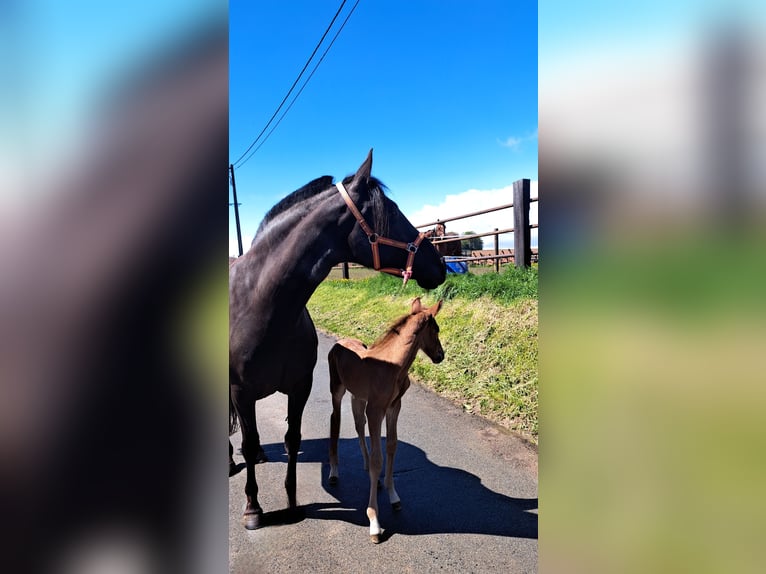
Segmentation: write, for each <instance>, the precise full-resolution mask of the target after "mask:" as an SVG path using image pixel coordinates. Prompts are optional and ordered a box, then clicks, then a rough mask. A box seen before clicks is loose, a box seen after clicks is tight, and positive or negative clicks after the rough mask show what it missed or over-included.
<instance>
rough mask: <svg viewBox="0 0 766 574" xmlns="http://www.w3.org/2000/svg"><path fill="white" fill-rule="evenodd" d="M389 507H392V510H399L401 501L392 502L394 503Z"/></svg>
mask: <svg viewBox="0 0 766 574" xmlns="http://www.w3.org/2000/svg"><path fill="white" fill-rule="evenodd" d="M391 508H393V509H394V510H397V511H399V510H401V509H402V503H401V502H394V503H393V504H392V505H391Z"/></svg>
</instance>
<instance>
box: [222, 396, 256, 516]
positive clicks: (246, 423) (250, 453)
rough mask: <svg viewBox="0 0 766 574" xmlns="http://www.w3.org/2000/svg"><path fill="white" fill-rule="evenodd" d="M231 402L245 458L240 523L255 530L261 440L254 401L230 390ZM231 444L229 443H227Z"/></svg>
mask: <svg viewBox="0 0 766 574" xmlns="http://www.w3.org/2000/svg"><path fill="white" fill-rule="evenodd" d="M232 400H233V402H234V406H235V408H236V410H237V415H238V416H239V425H240V431H241V433H242V454H243V456H244V457H245V468H246V472H247V480H246V482H245V495H246V497H247V502H246V503H245V510H244V512H243V516H242V522H243V523H244V525H245V528H247V529H248V530H255V529H256V528H260V526H261V515H262V514H263V509H262V508H261V505H260V504H258V483H257V482H256V480H255V463H256V459H257V458H258V451H259V450H261V439H260V437H259V436H258V427H257V426H256V419H255V400H253V399H252V398H251V397H249V396H248V393H245V392H241V391H235V390H234V389H232ZM229 444H231V443H229Z"/></svg>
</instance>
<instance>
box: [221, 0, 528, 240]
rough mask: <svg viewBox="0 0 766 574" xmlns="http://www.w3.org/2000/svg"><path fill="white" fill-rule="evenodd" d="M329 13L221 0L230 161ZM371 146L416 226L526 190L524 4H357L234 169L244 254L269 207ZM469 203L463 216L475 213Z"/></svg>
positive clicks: (327, 2) (321, 8)
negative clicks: (489, 194)
mask: <svg viewBox="0 0 766 574" xmlns="http://www.w3.org/2000/svg"><path fill="white" fill-rule="evenodd" d="M353 5H354V0H348V1H347V2H346V6H345V7H344V9H343V12H342V13H341V15H340V16H339V18H338V20H337V21H336V23H335V26H334V27H333V29H332V30H331V32H330V34H328V37H327V39H326V40H325V42H329V41H330V40H331V39H332V37H333V35H334V33H335V31H336V30H337V29H338V27H339V26H340V24H341V23H342V21H343V19H344V18H345V16H346V14H348V12H349V11H350V10H351V8H352V7H353ZM339 6H340V0H321V1H319V0H313V1H307V0H303V1H296V2H248V1H244V0H233V1H232V2H230V4H229V22H230V56H229V61H230V67H231V71H230V86H229V100H230V109H229V125H230V161H235V160H237V159H238V158H239V157H240V156H241V154H242V153H243V152H244V151H245V149H246V148H247V147H248V146H249V145H250V143H251V142H252V141H253V139H255V137H256V136H257V135H258V133H259V132H260V131H261V129H262V128H263V126H264V125H265V124H266V122H267V121H268V120H269V118H270V117H271V115H272V114H273V113H274V111H275V109H276V108H277V106H278V105H279V103H280V101H281V100H282V98H283V97H284V95H285V94H286V92H287V90H288V89H289V87H290V86H291V84H292V83H293V81H294V80H295V78H296V76H297V75H298V73H299V72H300V70H301V68H302V67H303V65H304V64H305V62H306V60H307V58H308V56H309V55H310V54H311V51H312V50H313V49H314V47H315V46H316V43H317V42H318V41H319V38H320V37H321V35H322V33H323V32H324V30H325V29H326V27H327V25H328V24H329V22H330V20H331V19H332V17H333V15H334V14H335V12H336V10H337V9H338V7H339ZM323 50H324V45H323V46H322V48H320V50H319V52H318V53H317V56H316V59H318V58H319V57H320V56H321V54H322V52H323ZM312 69H313V63H312V65H310V66H309V68H308V70H307V72H306V74H305V75H304V78H305V77H306V76H307V75H308V74H309V73H310V71H311V70H312ZM300 85H301V84H300V83H299V85H298V88H299V87H300ZM298 88H296V91H297V89H298ZM288 103H289V100H288ZM283 109H284V108H283ZM370 148H374V150H375V151H374V162H373V174H374V175H376V176H377V177H379V178H380V179H381V180H383V182H384V183H386V185H388V187H389V188H390V190H391V194H390V195H391V197H392V199H394V200H395V201H396V202H397V203H398V204H399V207H400V208H401V209H402V211H403V212H404V213H405V214H406V215H408V216H409V217H410V219H411V220H413V223H416V224H417V223H422V222H420V221H417V220H415V217H416V215H417V214H418V213H423V211H422V210H423V209H424V207H425V206H431V207H434V208H438V206H439V205H441V204H443V203H444V202H445V199H446V198H447V196H453V201H452V202H451V204H450V205H452V206H454V205H456V204H455V201H454V196H458V197H459V196H461V194H464V193H465V192H467V191H468V190H481V191H483V190H499V189H503V188H506V187H507V186H509V185H511V184H512V183H513V181H515V180H517V179H521V178H529V179H532V180H536V179H537V3H536V2H528V1H522V2H508V1H506V0H499V1H490V0H482V1H479V2H471V3H468V2H458V1H443V0H442V1H436V0H417V1H406V2H405V1H387V2H381V1H379V0H378V1H376V0H361V1H360V2H359V4H358V6H357V8H356V10H355V11H354V13H353V15H352V16H351V18H350V20H349V21H348V23H347V24H346V26H345V28H344V30H343V31H342V32H341V34H340V36H339V37H338V39H337V40H336V42H335V44H334V45H333V47H332V49H331V50H330V52H329V53H328V55H327V56H326V58H325V59H324V61H323V62H322V64H321V65H320V67H319V68H318V70H317V72H316V73H315V75H314V76H313V78H312V79H311V81H310V82H309V84H308V85H307V87H306V88H305V89H304V91H303V93H302V94H301V95H300V97H299V98H298V100H297V101H296V103H295V104H294V105H293V107H292V109H291V110H290V111H289V112H288V113H287V115H286V116H285V118H284V120H283V121H282V123H281V124H280V125H279V127H277V128H276V130H275V131H274V132H273V134H272V135H271V137H270V138H269V139H268V141H266V142H265V143H264V144H263V146H262V147H261V148H260V150H259V151H258V152H257V153H255V154H254V155H253V156H252V158H251V159H250V160H248V161H247V162H246V163H243V164H242V165H241V166H240V167H239V168H238V169H236V170H235V175H236V181H237V193H238V199H239V201H240V203H241V204H242V205H241V206H240V217H241V221H242V230H243V243H244V246H245V249H247V247H248V246H249V244H250V241H251V240H252V237H253V234H254V233H255V230H256V228H257V226H258V224H259V223H260V220H261V218H262V217H263V215H264V214H265V212H266V211H267V210H268V209H269V208H270V207H271V206H272V205H273V204H274V203H276V202H277V201H278V200H279V199H280V198H282V197H284V196H285V195H287V194H288V193H290V192H292V191H293V190H295V189H297V188H298V187H300V186H302V185H303V184H305V183H307V182H308V181H310V180H311V179H313V178H315V177H318V176H320V175H332V176H335V177H336V178H340V177H343V176H345V175H347V174H349V173H352V172H353V171H355V170H356V168H357V167H358V166H359V164H360V163H361V162H362V161H363V160H364V157H365V155H366V153H367V151H368V150H369V149H370ZM495 195H496V194H495ZM472 197H473V200H474V204H473V205H468V206H467V208H466V210H465V211H472V210H474V209H477V207H476V206H475V198H476V196H475V194H473V196H472ZM230 200H231V199H230ZM508 201H509V202H510V199H509V200H508ZM231 215H232V217H230V221H231V224H230V245H232V246H233V248H232V247H230V251H231V253H232V254H236V231H235V226H234V218H233V209H232V212H231ZM449 215H454V213H444V214H441V216H442V217H447V216H449ZM508 217H510V214H508ZM507 226H508V227H509V226H510V225H507ZM453 230H455V231H460V230H461V229H460V227H459V226H458V227H455V228H453Z"/></svg>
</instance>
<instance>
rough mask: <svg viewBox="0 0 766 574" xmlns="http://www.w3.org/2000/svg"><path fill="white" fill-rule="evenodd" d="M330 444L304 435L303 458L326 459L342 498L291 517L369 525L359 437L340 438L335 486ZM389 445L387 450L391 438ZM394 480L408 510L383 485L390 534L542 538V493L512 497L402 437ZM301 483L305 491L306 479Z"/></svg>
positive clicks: (382, 508) (274, 449)
mask: <svg viewBox="0 0 766 574" xmlns="http://www.w3.org/2000/svg"><path fill="white" fill-rule="evenodd" d="M384 441H385V438H384ZM328 444H329V441H328V439H310V440H304V441H303V442H302V443H301V454H300V456H299V457H298V462H299V463H306V462H309V463H317V462H319V463H322V487H323V488H324V489H325V491H327V492H328V493H329V494H330V495H331V496H332V497H333V498H335V499H336V500H337V502H332V503H313V504H308V505H305V506H302V507H301V508H300V509H299V511H302V512H300V515H301V517H300V518H298V519H297V520H296V518H295V517H294V516H293V517H290V518H289V519H288V520H287V521H285V522H294V521H299V520H301V519H302V518H303V515H304V514H305V518H309V519H315V520H342V521H344V522H349V523H351V524H355V525H357V526H368V525H369V522H368V520H367V516H366V514H365V510H366V508H367V497H368V493H369V475H368V474H367V472H366V471H365V470H364V469H363V468H362V455H361V453H360V452H359V443H358V441H357V439H355V438H354V439H341V440H340V441H339V443H338V454H339V461H340V473H339V474H340V478H339V481H338V484H336V485H334V486H331V485H330V484H329V483H328V480H327V476H328V473H329V464H328V454H327V453H328ZM383 448H384V451H383V452H384V453H385V443H384V446H383ZM264 450H265V452H266V455H267V456H268V457H269V460H272V461H280V460H284V459H286V457H285V456H284V446H283V444H282V443H274V444H270V445H264ZM394 481H395V483H396V490H397V492H398V493H399V496H400V497H401V499H402V510H400V511H394V510H393V509H392V508H391V506H390V504H389V501H388V495H387V493H386V491H385V489H383V488H380V489H379V516H380V521H381V525H382V526H383V527H384V528H385V531H386V532H385V534H386V535H385V538H386V539H387V538H390V537H391V536H392V535H395V534H404V535H409V536H413V535H419V534H439V533H470V534H489V535H494V536H509V537H517V538H533V539H536V538H537V514H536V513H534V512H530V511H531V510H535V509H537V498H512V497H509V496H505V495H503V494H499V493H497V492H494V491H492V490H490V489H488V488H486V487H485V486H484V485H482V483H481V480H480V479H479V477H477V476H476V475H474V474H471V473H470V472H466V471H465V470H462V469H458V468H450V467H445V466H439V465H437V464H434V463H433V462H431V461H429V460H428V457H427V456H426V453H425V452H424V451H423V450H421V449H420V448H418V447H416V446H414V445H412V444H409V443H407V442H404V441H401V440H400V441H399V445H398V448H397V451H396V461H395V464H394ZM381 482H382V479H381ZM298 488H299V491H300V482H299V484H298ZM269 514H271V513H269ZM274 514H275V516H274V517H273V518H274V520H271V519H268V523H269V524H279V523H285V522H283V520H282V519H284V517H283V516H281V512H278V513H274ZM278 515H279V516H278Z"/></svg>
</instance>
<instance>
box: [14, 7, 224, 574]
mask: <svg viewBox="0 0 766 574" xmlns="http://www.w3.org/2000/svg"><path fill="white" fill-rule="evenodd" d="M41 4H42V5H46V3H45V2H42V3H40V2H37V3H35V2H33V3H30V4H23V3H18V2H11V3H7V5H5V4H4V7H3V11H4V15H3V18H4V19H3V29H4V30H5V31H6V32H8V34H6V35H4V36H3V45H2V49H3V52H2V54H0V57H2V60H0V64H2V67H3V69H4V70H5V72H7V73H6V74H4V77H5V78H7V79H10V80H11V81H9V82H6V83H5V84H4V87H3V88H2V94H1V95H2V101H3V108H2V115H1V117H2V120H3V122H4V125H5V128H6V129H4V130H3V131H2V136H0V137H1V138H2V141H1V142H0V143H1V144H2V149H3V155H2V166H3V169H2V180H0V185H1V186H2V194H1V195H0V469H2V470H1V473H2V475H1V477H0V484H1V486H2V490H1V491H0V492H2V494H0V515H1V516H2V532H1V533H0V545H1V550H0V556H2V564H1V565H0V567H1V568H2V570H3V571H4V572H127V571H130V572H220V571H225V568H226V560H227V552H226V549H227V522H226V520H227V500H228V498H227V486H228V485H227V479H226V473H225V472H224V469H225V464H224V463H225V462H226V461H225V453H226V449H225V440H226V435H225V434H224V432H225V431H224V429H225V422H224V421H225V420H226V408H227V407H226V402H225V396H226V395H225V392H220V391H219V390H218V389H220V388H221V384H225V382H224V381H225V379H224V378H223V377H225V375H224V370H223V365H224V364H225V360H226V359H225V356H226V355H225V352H226V335H225V333H226V315H225V313H224V308H225V306H226V290H225V287H224V286H225V284H226V279H225V278H226V277H227V275H226V254H227V244H226V243H227V240H226V234H227V225H228V221H227V219H228V213H227V208H226V198H227V195H228V180H227V172H226V165H227V155H228V141H227V140H228V35H227V27H226V4H225V3H220V2H219V3H217V4H218V6H217V8H216V6H215V4H216V3H215V2H214V3H213V7H212V9H211V10H208V12H206V13H207V14H208V17H207V18H206V20H205V21H204V23H203V22H199V21H198V22H197V23H196V25H195V26H186V25H185V26H184V29H183V30H180V29H178V27H177V26H176V25H174V24H173V23H172V21H171V24H170V25H169V26H168V27H167V29H165V30H162V31H161V32H159V33H157V34H155V36H153V37H152V39H151V40H152V41H149V40H150V39H149V38H146V42H143V40H144V38H143V36H142V35H141V34H142V33H141V32H139V38H138V39H135V38H131V40H132V41H134V42H135V43H137V44H140V45H142V47H143V49H144V50H143V53H142V54H141V56H140V57H137V58H134V59H125V60H122V59H120V58H117V57H116V55H115V61H116V62H120V63H119V64H117V65H115V66H113V67H111V68H109V69H108V73H107V74H105V75H102V76H99V78H100V79H101V80H103V78H106V80H103V81H101V80H99V81H100V82H101V83H99V82H96V83H97V84H98V85H97V86H96V87H95V88H94V91H92V92H91V93H89V99H88V101H87V103H83V102H80V101H78V106H73V105H71V104H72V102H67V101H65V100H66V98H65V94H67V93H71V92H68V91H67V86H68V85H69V82H71V81H74V80H73V78H76V81H78V82H87V81H90V80H92V79H93V78H91V77H89V76H88V73H87V71H86V70H85V71H84V70H83V66H84V65H85V64H84V62H86V61H90V59H89V55H100V56H103V55H104V54H102V53H99V51H103V52H106V53H109V52H110V50H112V48H114V49H115V51H116V50H117V47H118V46H122V45H123V44H124V43H125V42H124V41H126V38H125V33H124V32H125V28H126V27H127V26H128V23H129V21H133V20H136V19H137V18H138V19H139V20H141V19H142V18H143V17H144V16H146V14H143V13H139V12H141V10H142V9H143V10H146V11H148V12H149V15H148V16H146V21H143V20H141V22H140V24H141V25H140V26H139V27H138V28H137V29H139V30H142V29H143V30H145V29H146V26H147V25H148V24H150V23H151V18H152V15H153V14H155V13H156V12H157V10H155V8H156V7H154V6H153V5H152V6H149V5H142V4H141V3H138V4H136V5H135V6H133V7H132V8H131V9H130V10H123V9H122V8H120V7H115V8H106V7H104V8H103V9H101V8H100V9H99V11H97V12H94V11H93V6H88V5H87V3H85V4H86V5H84V6H80V5H79V4H82V3H79V4H78V3H77V2H75V3H74V5H72V6H67V7H66V10H67V11H68V13H69V14H70V16H69V17H68V18H67V19H66V20H63V21H55V20H53V21H52V20H51V19H50V18H49V17H48V16H49V14H48V13H36V12H35V11H34V8H35V7H38V8H39V7H40V5H41ZM78 9H81V10H80V11H79V12H78ZM183 20H184V22H185V24H188V22H187V21H186V19H183ZM179 21H180V20H179ZM52 22H53V24H56V25H65V26H66V30H67V40H66V42H65V43H64V44H60V45H58V44H57V45H55V46H50V45H48V44H46V43H45V42H46V39H47V40H50V36H48V34H47V33H48V32H54V30H53V29H50V30H46V29H45V24H51V23H52ZM105 30H106V31H108V30H111V32H109V33H107V34H106V35H103V34H102V32H104V31H105ZM56 32H57V33H60V29H57V30H56ZM158 38H161V40H162V41H161V42H160V41H157V42H155V40H157V39H158ZM82 42H85V47H84V49H83V48H81V49H80V51H79V55H78V59H73V60H72V61H71V62H70V63H69V64H68V65H67V64H66V63H64V64H62V65H61V66H60V67H58V68H55V67H36V64H39V62H40V59H44V58H42V55H45V54H47V55H49V56H52V55H56V53H57V52H58V51H61V52H64V51H67V50H71V49H73V47H74V45H75V44H79V43H82ZM147 46H155V47H154V48H151V49H149V48H147ZM72 53H73V54H75V53H77V52H76V51H72ZM104 61H108V57H106V58H104ZM122 62H124V63H122ZM80 63H82V66H80V65H79V64H80ZM57 78H60V80H59V79H57ZM59 81H60V88H61V89H60V90H59V89H57V88H58V86H59V84H57V82H59ZM40 86H46V87H47V89H45V90H40V89H37V88H39V87H40ZM68 106H69V107H68ZM83 108H84V109H87V110H90V111H89V112H88V113H87V114H85V115H84V116H82V115H80V113H81V111H82V109H83ZM52 110H53V111H52ZM75 110H79V112H75ZM69 112H71V114H72V117H71V118H63V117H62V116H61V115H60V114H66V113H69ZM38 114H39V116H38ZM46 114H50V118H51V122H53V121H54V120H55V126H54V125H53V124H51V125H50V126H49V127H50V128H51V129H50V130H49V131H48V132H46V131H45V129H44V128H45V126H44V125H42V124H43V123H44V122H41V121H40V117H46ZM75 116H77V117H75ZM70 120H71V121H70ZM62 134H63V135H62ZM50 141H55V142H56V146H51V145H46V143H50ZM53 147H55V148H56V149H52V148H53ZM215 301H222V302H223V305H222V306H221V305H219V306H218V307H216V304H215ZM210 309H216V312H209V310H210ZM218 315H220V317H219V316H218ZM216 329H217V331H216ZM213 332H214V333H215V336H210V333H213ZM216 344H217V346H216ZM203 348H204V349H205V353H202V352H200V350H201V349H203ZM218 378H221V379H223V380H217V379H218ZM218 423H221V424H218ZM219 459H220V460H219ZM216 462H220V464H218V465H216Z"/></svg>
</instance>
